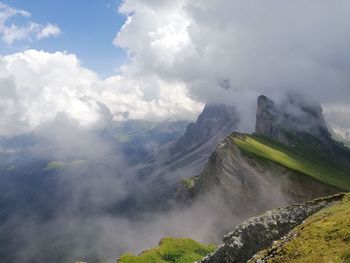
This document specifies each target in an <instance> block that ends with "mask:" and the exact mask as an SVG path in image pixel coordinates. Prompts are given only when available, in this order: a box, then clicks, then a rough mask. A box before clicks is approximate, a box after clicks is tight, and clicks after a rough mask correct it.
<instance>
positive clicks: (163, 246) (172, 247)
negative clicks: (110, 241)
mask: <svg viewBox="0 0 350 263" xmlns="http://www.w3.org/2000/svg"><path fill="white" fill-rule="evenodd" d="M214 250H215V246H213V245H202V244H200V243H197V242H196V241H194V240H192V239H189V238H169V237H168V238H163V239H162V240H161V241H160V243H159V245H158V247H156V248H153V249H149V250H146V251H144V252H142V253H141V254H140V255H138V256H135V255H133V254H124V255H122V256H121V257H120V258H119V259H118V263H153V262H154V263H162V262H165V263H166V262H173V263H193V262H195V261H197V260H200V259H201V258H203V257H205V256H206V255H208V254H209V253H211V252H213V251H214Z"/></svg>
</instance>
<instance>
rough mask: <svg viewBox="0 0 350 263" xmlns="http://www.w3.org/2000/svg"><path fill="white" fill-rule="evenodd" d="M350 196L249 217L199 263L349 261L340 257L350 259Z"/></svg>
mask: <svg viewBox="0 0 350 263" xmlns="http://www.w3.org/2000/svg"><path fill="white" fill-rule="evenodd" d="M349 197H350V196H349V194H347V195H345V194H338V195H335V196H330V197H326V198H320V199H317V200H313V201H309V202H305V203H303V204H296V205H292V206H289V207H286V208H280V209H275V210H271V211H268V212H266V213H264V214H262V215H259V216H256V217H253V218H250V219H248V220H246V221H245V222H243V223H242V224H241V225H240V226H238V227H237V228H236V229H235V230H234V231H233V232H230V233H229V234H227V235H226V236H225V237H224V240H223V241H224V244H222V245H220V246H219V247H218V248H217V249H216V251H215V252H214V253H212V254H210V255H208V256H207V257H205V258H204V259H203V260H202V261H201V262H202V263H240V262H249V263H253V262H254V263H258V262H348V261H341V257H343V256H345V257H346V260H348V258H349V249H348V242H349V241H348V238H349V234H350V231H349V228H348V227H347V224H348V223H349V222H350V199H349ZM305 220H306V221H305ZM304 221H305V222H304ZM335 259H338V261H333V260H335Z"/></svg>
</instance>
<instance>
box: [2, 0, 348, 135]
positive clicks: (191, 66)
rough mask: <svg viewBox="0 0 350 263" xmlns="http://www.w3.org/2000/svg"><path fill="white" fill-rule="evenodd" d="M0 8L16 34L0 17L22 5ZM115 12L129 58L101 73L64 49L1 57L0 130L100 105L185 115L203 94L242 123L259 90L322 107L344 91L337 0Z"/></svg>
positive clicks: (341, 8) (117, 111)
mask: <svg viewBox="0 0 350 263" xmlns="http://www.w3.org/2000/svg"><path fill="white" fill-rule="evenodd" d="M0 9H1V10H2V11H1V15H0V22H1V23H0V28H2V37H3V38H4V39H5V38H7V40H4V41H7V42H8V43H10V42H11V41H14V40H15V39H17V38H16V37H10V35H9V36H6V34H5V33H4V32H7V30H8V29H10V28H18V29H21V28H19V27H17V26H15V25H8V22H9V21H10V19H11V18H12V17H14V16H24V17H28V16H29V13H28V12H26V11H22V10H17V9H14V8H11V7H9V6H6V5H4V4H1V6H0ZM119 12H120V13H122V14H124V15H125V16H127V19H126V22H125V24H124V25H123V27H122V28H121V30H120V31H119V32H118V34H117V35H116V37H115V39H114V41H113V43H114V44H115V45H118V46H120V47H122V48H124V49H125V50H126V51H127V53H128V56H129V60H128V62H127V63H124V64H123V65H122V66H121V67H120V68H119V69H118V74H116V75H114V76H111V77H109V78H107V79H100V78H99V77H98V76H97V74H96V73H94V72H93V71H91V70H89V69H87V68H85V67H84V65H83V64H82V63H81V62H80V61H79V59H78V58H77V57H76V56H75V55H74V54H69V53H66V52H56V53H47V52H44V51H36V50H27V51H24V52H21V53H16V54H11V55H7V56H5V57H2V58H1V60H0V64H1V65H0V69H1V82H2V83H4V85H3V86H2V87H3V88H2V91H1V92H2V93H3V94H4V95H6V96H2V97H1V101H0V105H1V107H0V111H1V112H2V115H4V116H7V117H5V118H4V119H3V120H1V123H2V124H0V126H1V127H0V130H1V133H3V134H4V133H6V132H7V133H10V132H14V131H17V130H18V131H23V130H28V129H31V128H33V127H35V126H37V125H39V124H40V123H42V122H44V121H47V120H50V119H51V120H52V119H53V118H54V117H55V116H56V114H57V113H59V112H65V113H67V114H68V115H69V116H70V117H72V118H74V119H76V120H78V121H79V123H80V124H82V125H83V126H98V125H101V123H103V121H104V120H105V119H104V117H102V118H101V116H102V115H104V114H105V110H106V109H108V111H109V112H110V114H111V115H112V117H113V118H114V119H117V120H120V119H125V118H129V119H157V120H162V119H166V118H177V119H191V118H194V116H195V115H196V114H197V113H198V112H199V111H200V110H201V108H202V107H203V103H228V104H232V105H236V107H237V108H238V111H239V112H240V114H241V115H243V116H242V119H247V120H248V121H247V122H248V123H247V124H246V127H243V129H246V130H249V128H251V127H252V125H253V122H254V113H255V100H256V97H257V96H258V95H260V94H266V95H267V96H270V97H272V98H274V99H277V100H278V99H279V98H280V97H283V96H284V95H285V93H287V92H291V91H292V92H297V93H301V94H302V95H303V96H304V97H306V98H308V99H310V100H314V101H319V102H321V103H322V104H323V105H324V106H325V108H327V107H328V110H327V112H330V111H331V110H332V109H333V111H332V114H329V116H334V115H335V113H334V109H337V111H336V113H339V112H340V111H339V110H340V109H342V107H335V106H334V105H340V104H346V103H347V101H348V99H349V98H350V88H349V87H350V85H349V84H350V74H348V73H349V71H350V56H349V52H348V50H347V49H348V47H349V44H350V37H348V36H350V27H349V26H348V25H349V24H350V21H349V20H350V4H349V2H348V1H346V0H340V1H337V2H330V1H321V2H320V1H308V2H307V3H305V2H304V1H301V0H297V1H293V2H289V1H277V0H269V1H267V2H266V1H265V2H260V1H249V2H246V1H242V0H234V1H227V0H219V1H215V2H208V1H205V0H199V1H196V2H193V1H188V0H179V1H175V2H172V3H169V2H164V1H161V0H147V1H140V0H125V1H123V2H122V3H121V5H120V6H119ZM1 25H2V26H1ZM33 28H36V29H35V30H34V31H30V30H29V31H30V32H31V33H30V34H31V35H33V34H34V35H33V36H34V37H35V38H44V37H48V36H51V35H56V34H59V29H57V28H55V26H53V25H51V24H48V25H47V26H45V27H44V26H39V27H38V26H33ZM38 28H40V30H38ZM21 30H22V29H21ZM0 31H1V30H0ZM24 31H26V30H24ZM27 31H28V30H27ZM102 105H103V106H102ZM101 107H102V108H104V110H103V109H102V108H101ZM339 114H341V112H340V113H339ZM9 119H12V120H15V121H13V122H11V123H10V124H9V123H8V121H7V120H9ZM242 123H243V124H245V123H244V122H242ZM7 126H9V128H8V127H7ZM4 127H7V128H4Z"/></svg>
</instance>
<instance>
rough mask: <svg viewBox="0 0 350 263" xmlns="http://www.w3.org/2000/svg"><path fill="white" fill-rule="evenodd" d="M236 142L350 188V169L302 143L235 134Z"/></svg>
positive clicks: (306, 173) (281, 163) (327, 182)
mask: <svg viewBox="0 0 350 263" xmlns="http://www.w3.org/2000/svg"><path fill="white" fill-rule="evenodd" d="M231 138H232V140H233V141H234V143H235V144H236V145H237V146H238V147H239V148H240V149H242V150H244V151H246V152H248V153H250V154H254V155H256V156H258V157H262V158H265V159H268V160H271V161H273V162H276V163H278V164H280V165H282V166H285V167H287V168H289V169H292V170H294V171H297V172H301V173H303V174H305V175H308V176H311V177H312V178H314V179H316V180H318V181H321V182H324V183H326V184H329V185H332V186H335V187H337V188H339V189H343V190H346V191H350V173H349V172H347V171H346V169H345V168H343V167H342V165H341V164H340V163H339V164H338V163H336V161H334V160H330V159H327V158H325V157H323V156H322V155H321V154H317V153H316V152H315V151H311V150H310V149H307V144H304V145H303V147H299V148H297V147H296V148H292V147H288V146H285V145H283V144H280V143H278V142H275V141H273V140H270V139H268V138H264V137H258V136H254V135H248V134H233V135H232V136H231Z"/></svg>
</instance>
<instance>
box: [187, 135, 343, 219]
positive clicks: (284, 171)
mask: <svg viewBox="0 0 350 263" xmlns="http://www.w3.org/2000/svg"><path fill="white" fill-rule="evenodd" d="M236 136H244V135H241V134H239V133H233V134H231V136H229V137H227V138H226V139H225V140H223V141H222V142H221V143H220V144H219V145H218V147H217V149H216V151H215V152H214V153H213V154H212V155H211V156H210V158H209V161H208V163H207V166H206V167H205V169H204V171H203V172H202V173H201V174H200V175H199V176H196V177H194V178H193V180H191V181H188V184H187V195H189V196H187V200H188V199H189V198H192V199H196V198H200V197H201V196H204V195H206V196H208V195H213V196H215V198H219V200H220V202H221V203H225V204H226V206H227V209H230V210H231V211H232V213H233V214H239V215H241V216H242V218H247V217H249V216H251V215H254V214H257V213H260V212H262V211H266V210H269V209H272V208H274V207H280V206H285V205H288V204H293V203H298V202H304V201H306V200H311V199H314V198H317V197H320V196H327V195H331V194H335V193H337V192H339V189H336V188H334V187H332V186H329V185H326V184H324V183H321V182H318V181H316V180H314V179H312V178H311V177H308V176H305V175H302V174H299V173H297V172H295V171H292V170H290V169H288V168H285V167H283V166H281V165H278V164H277V163H274V162H272V161H268V160H261V159H259V158H256V157H255V156H251V155H249V154H247V153H246V152H244V151H242V150H241V149H240V148H239V147H238V146H237V145H236V144H235V143H234V140H233V138H234V137H236ZM182 194H183V193H182ZM183 195H184V194H183ZM181 199H185V200H186V198H184V197H182V198H181Z"/></svg>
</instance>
